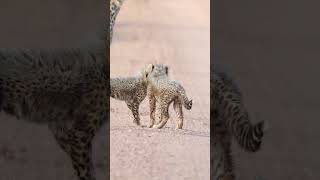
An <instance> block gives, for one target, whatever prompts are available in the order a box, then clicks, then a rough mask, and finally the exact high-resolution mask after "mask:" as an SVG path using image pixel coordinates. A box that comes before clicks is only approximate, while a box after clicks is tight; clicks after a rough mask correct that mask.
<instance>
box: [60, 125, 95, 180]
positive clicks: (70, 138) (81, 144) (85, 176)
mask: <svg viewBox="0 0 320 180" xmlns="http://www.w3.org/2000/svg"><path fill="white" fill-rule="evenodd" d="M55 132H57V131H55ZM77 134H78V132H72V133H71V132H70V133H64V134H63V135H62V134H54V135H55V138H56V141H57V143H58V144H59V145H60V147H61V148H62V149H63V150H64V151H65V152H66V153H67V154H68V156H69V157H70V158H71V160H72V165H73V168H74V170H75V171H76V173H77V176H78V179H79V180H95V176H94V168H93V162H92V157H91V155H92V152H91V151H92V145H91V140H92V138H90V137H87V136H82V137H78V136H77Z"/></svg>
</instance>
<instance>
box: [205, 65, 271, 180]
mask: <svg viewBox="0 0 320 180" xmlns="http://www.w3.org/2000/svg"><path fill="white" fill-rule="evenodd" d="M210 81H211V82H210V83H211V88H212V90H213V92H212V90H211V110H210V117H213V121H212V122H211V125H212V126H213V128H212V131H211V132H212V133H213V136H212V138H211V140H212V144H213V147H211V150H212V152H211V153H212V155H211V167H212V168H213V170H212V171H211V173H212V174H211V177H212V178H213V180H225V179H228V180H234V179H235V175H234V165H233V160H232V156H231V149H230V148H231V140H232V137H234V138H235V140H236V141H237V142H238V144H239V145H240V147H241V148H243V149H245V150H246V151H249V152H256V151H258V150H259V149H260V147H261V142H262V138H263V135H264V133H265V130H266V125H265V123H264V121H261V122H259V123H257V124H255V125H253V124H252V123H251V122H250V118H249V115H248V112H247V110H246V108H245V106H244V104H243V102H242V101H243V100H242V96H241V93H240V91H239V90H238V87H237V86H236V84H235V83H234V82H233V81H232V79H231V78H229V77H228V76H227V75H226V74H225V73H223V72H221V71H219V70H218V69H217V68H214V69H213V72H212V76H211V80H210Z"/></svg>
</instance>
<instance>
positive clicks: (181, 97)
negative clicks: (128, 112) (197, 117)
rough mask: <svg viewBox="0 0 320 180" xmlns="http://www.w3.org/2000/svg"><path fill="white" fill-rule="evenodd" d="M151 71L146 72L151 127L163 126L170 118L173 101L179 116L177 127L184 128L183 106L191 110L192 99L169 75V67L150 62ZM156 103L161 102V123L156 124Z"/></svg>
mask: <svg viewBox="0 0 320 180" xmlns="http://www.w3.org/2000/svg"><path fill="white" fill-rule="evenodd" d="M149 66H150V67H151V73H149V74H148V73H146V77H145V78H146V81H147V83H148V88H147V93H148V97H149V105H150V124H149V127H153V128H159V129H160V128H162V127H163V126H165V124H166V123H167V121H168V119H169V112H168V110H169V105H170V104H171V103H172V102H173V108H174V110H175V112H176V114H177V116H178V120H177V124H176V129H182V126H183V119H184V117H183V110H182V106H184V107H185V108H186V109H188V110H190V109H191V108H192V100H188V97H187V95H186V92H185V90H184V88H183V87H182V86H181V85H180V84H179V83H178V82H176V81H173V80H171V79H170V78H169V76H168V73H169V72H168V71H169V68H168V66H166V65H162V64H156V65H153V64H150V65H149ZM156 103H158V104H159V110H160V113H159V118H158V119H159V123H158V124H155V110H156Z"/></svg>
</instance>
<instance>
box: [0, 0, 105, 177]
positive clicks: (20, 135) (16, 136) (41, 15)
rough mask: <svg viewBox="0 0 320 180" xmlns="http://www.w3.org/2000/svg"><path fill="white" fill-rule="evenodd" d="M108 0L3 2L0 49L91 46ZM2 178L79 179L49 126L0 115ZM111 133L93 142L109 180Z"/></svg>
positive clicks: (98, 163) (102, 171) (102, 133)
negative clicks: (90, 42) (108, 165)
mask: <svg viewBox="0 0 320 180" xmlns="http://www.w3.org/2000/svg"><path fill="white" fill-rule="evenodd" d="M105 13H106V2H105V1H102V0H99V1H86V0H67V1H63V0H48V1H41V0H28V1H18V0H1V2H0V24H1V25H0V26H1V28H0V39H1V40H0V47H5V48H12V47H13V48H16V47H20V48H48V47H55V48H64V47H82V46H86V43H87V42H86V41H87V40H91V38H92V37H93V36H95V33H96V32H97V31H99V29H98V28H99V27H101V24H102V23H105V22H106V21H105V19H106V14H105ZM0 121H1V125H0V179H1V180H9V179H10V180H22V179H24V180H43V179H46V180H57V179H59V180H70V179H76V176H74V170H73V168H72V165H71V161H70V159H69V157H68V156H67V155H66V154H65V152H63V151H62V149H61V148H60V147H59V146H58V145H57V143H56V142H55V140H54V138H53V136H52V134H51V133H50V132H49V130H48V128H47V126H45V125H37V124H33V123H28V122H25V121H22V120H17V119H15V118H12V117H9V116H7V115H4V114H2V113H0ZM107 135H108V132H107V131H106V129H105V128H102V131H100V132H99V133H98V134H97V136H96V139H95V141H94V149H93V151H94V163H95V164H94V165H95V169H96V172H97V179H106V178H107V177H106V171H107V165H106V163H108V162H106V160H107V159H108V158H107V157H108V154H107V153H106V152H107V146H108V145H109V142H108V141H107V140H108V138H107Z"/></svg>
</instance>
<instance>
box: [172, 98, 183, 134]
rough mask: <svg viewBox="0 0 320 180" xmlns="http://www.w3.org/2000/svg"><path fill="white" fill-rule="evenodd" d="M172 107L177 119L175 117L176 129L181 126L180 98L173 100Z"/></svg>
mask: <svg viewBox="0 0 320 180" xmlns="http://www.w3.org/2000/svg"><path fill="white" fill-rule="evenodd" d="M173 109H174V111H175V112H176V114H177V116H178V119H177V124H176V128H175V129H176V130H177V129H182V126H183V110H182V104H181V101H180V100H177V99H176V100H175V101H174V102H173Z"/></svg>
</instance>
